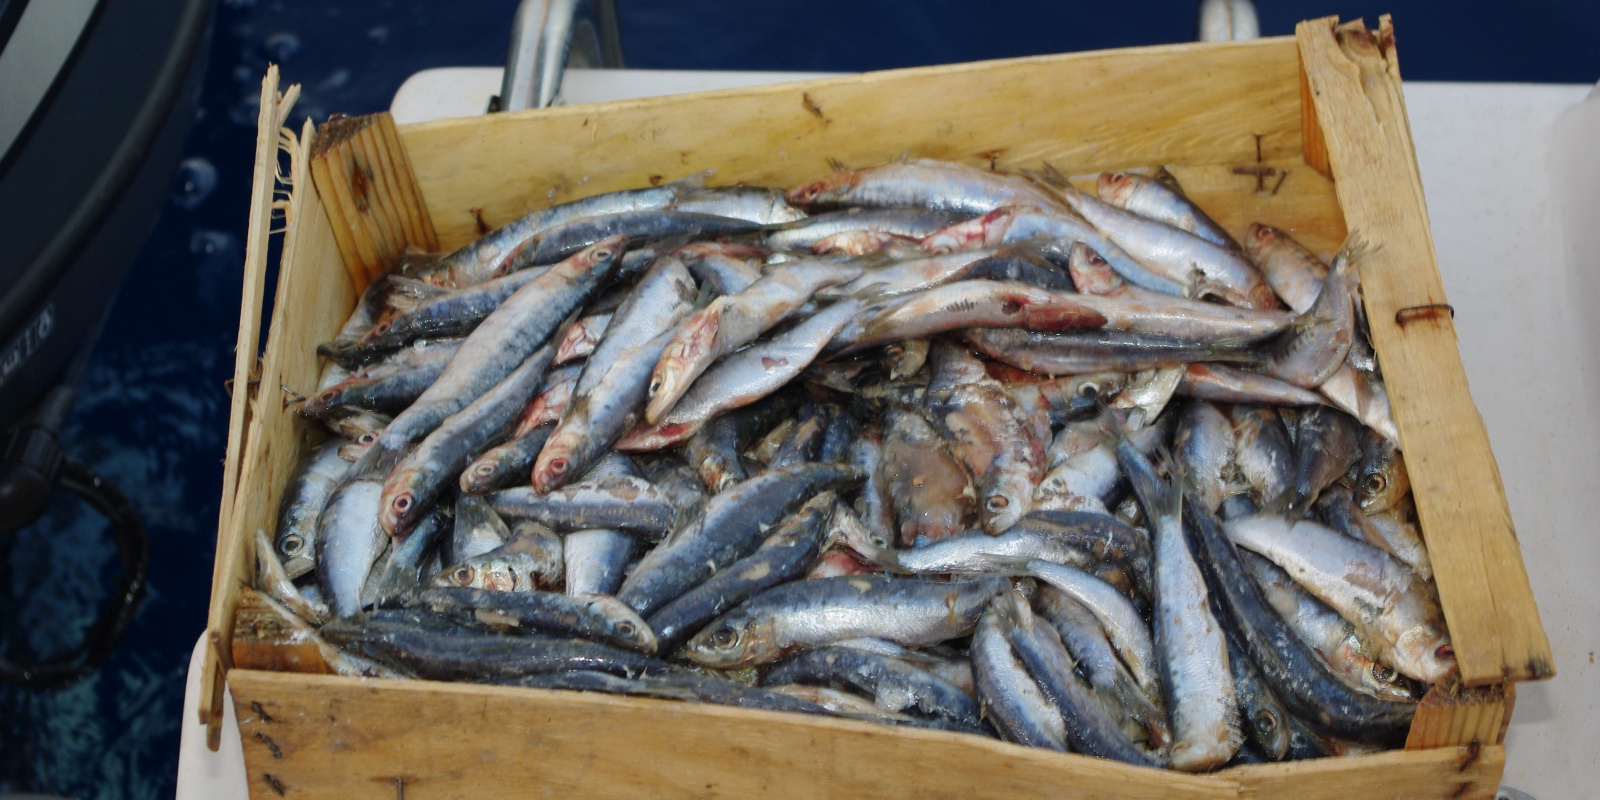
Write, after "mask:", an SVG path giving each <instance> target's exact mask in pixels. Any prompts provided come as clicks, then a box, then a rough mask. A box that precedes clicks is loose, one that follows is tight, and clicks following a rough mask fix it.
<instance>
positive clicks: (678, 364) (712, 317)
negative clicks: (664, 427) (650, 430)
mask: <svg viewBox="0 0 1600 800" xmlns="http://www.w3.org/2000/svg"><path fill="white" fill-rule="evenodd" d="M719 299H720V298H719ZM723 305H724V304H723V303H721V302H716V301H713V302H712V304H711V305H709V306H706V307H705V308H703V309H701V310H699V311H696V312H695V313H694V314H693V315H691V316H690V317H689V318H688V319H686V320H684V321H683V323H682V324H680V325H679V326H678V330H677V332H676V333H674V334H673V336H672V340H671V341H670V342H668V343H667V347H666V349H665V350H663V351H662V353H661V358H660V360H658V361H657V362H656V368H655V371H654V372H652V373H651V375H650V386H649V389H648V390H647V392H648V396H649V397H650V402H649V404H648V405H647V406H646V407H645V414H644V419H645V422H647V423H649V424H651V425H654V424H656V423H658V422H660V421H661V419H662V418H663V417H665V416H666V415H667V412H669V411H671V410H672V406H673V404H675V403H677V402H678V399H679V398H681V397H683V393H684V392H685V391H687V390H688V388H689V384H691V383H693V382H694V379H695V378H697V377H699V374H700V372H702V371H704V369H705V367H706V365H707V364H709V363H710V361H711V359H712V358H713V357H714V353H715V350H714V348H715V347H716V343H717V334H718V332H720V331H721V329H722V314H721V309H722V306H723Z"/></svg>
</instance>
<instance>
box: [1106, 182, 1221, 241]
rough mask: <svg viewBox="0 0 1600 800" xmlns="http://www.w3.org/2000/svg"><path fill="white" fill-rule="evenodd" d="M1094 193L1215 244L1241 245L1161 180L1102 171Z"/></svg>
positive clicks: (1124, 207)
mask: <svg viewBox="0 0 1600 800" xmlns="http://www.w3.org/2000/svg"><path fill="white" fill-rule="evenodd" d="M1095 193H1096V194H1097V195H1098V196H1099V197H1100V199H1101V200H1104V201H1106V202H1107V203H1110V204H1111V205H1113V206H1116V207H1117V208H1120V209H1123V210H1125V211H1132V212H1133V213H1135V214H1138V215H1139V216H1141V217H1147V218H1149V219H1153V220H1157V221H1160V222H1165V223H1166V224H1168V225H1171V226H1172V227H1174V228H1179V229H1182V230H1186V231H1188V232H1190V233H1192V234H1194V235H1196V236H1198V237H1200V238H1202V239H1204V240H1206V241H1208V242H1210V243H1212V244H1214V245H1216V246H1218V247H1222V248H1225V249H1227V250H1232V251H1234V252H1242V251H1243V249H1244V248H1242V247H1240V246H1239V243H1238V242H1236V241H1234V240H1233V237H1232V236H1230V235H1228V232H1227V230H1225V229H1224V228H1223V227H1222V226H1221V225H1218V224H1217V222H1216V220H1213V219H1212V218H1211V217H1209V216H1206V212H1204V211H1201V210H1200V207H1199V206H1197V205H1195V204H1194V201H1192V200H1190V199H1189V198H1188V197H1185V196H1184V194H1183V192H1181V191H1178V190H1177V189H1174V188H1173V187H1172V186H1169V185H1167V184H1165V183H1162V182H1161V181H1158V180H1154V179H1152V178H1148V177H1145V176H1143V175H1135V174H1132V173H1128V172H1102V173H1100V178H1099V180H1098V181H1096V183H1095Z"/></svg>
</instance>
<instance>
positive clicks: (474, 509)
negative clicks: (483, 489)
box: [455, 494, 511, 542]
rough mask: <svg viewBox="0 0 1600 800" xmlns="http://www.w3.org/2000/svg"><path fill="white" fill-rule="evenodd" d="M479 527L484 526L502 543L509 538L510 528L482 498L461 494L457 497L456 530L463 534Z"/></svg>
mask: <svg viewBox="0 0 1600 800" xmlns="http://www.w3.org/2000/svg"><path fill="white" fill-rule="evenodd" d="M479 526H486V527H488V528H490V529H492V530H494V531H495V532H496V533H498V534H500V540H501V541H502V542H503V541H506V540H509V539H510V538H511V528H510V527H509V526H508V525H506V523H505V520H504V519H501V517H500V515H499V514H497V513H495V510H494V508H493V507H492V506H490V505H489V501H488V500H486V499H485V498H484V497H483V496H481V495H472V494H463V495H461V496H459V497H457V498H456V521H455V527H456V529H457V530H460V531H463V532H465V531H469V530H472V529H473V528H475V527H479Z"/></svg>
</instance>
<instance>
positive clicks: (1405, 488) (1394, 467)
mask: <svg viewBox="0 0 1600 800" xmlns="http://www.w3.org/2000/svg"><path fill="white" fill-rule="evenodd" d="M1357 475H1358V477H1357V478H1356V498H1355V499H1356V503H1357V504H1359V505H1360V506H1361V510H1362V511H1365V512H1366V513H1368V514H1380V513H1382V512H1384V511H1388V510H1389V509H1391V508H1394V507H1395V506H1396V505H1397V504H1398V503H1399V502H1400V501H1401V500H1402V499H1404V498H1405V496H1406V495H1407V494H1408V493H1410V491H1411V476H1410V475H1409V474H1408V473H1407V472H1406V460H1405V456H1403V455H1401V454H1400V448H1398V447H1396V446H1395V445H1394V443H1393V442H1390V441H1388V440H1386V439H1384V438H1383V437H1381V436H1379V435H1376V434H1375V433H1373V432H1370V431H1369V432H1368V433H1367V437H1366V446H1365V448H1364V451H1363V454H1362V457H1361V467H1360V470H1359V471H1358V472H1357Z"/></svg>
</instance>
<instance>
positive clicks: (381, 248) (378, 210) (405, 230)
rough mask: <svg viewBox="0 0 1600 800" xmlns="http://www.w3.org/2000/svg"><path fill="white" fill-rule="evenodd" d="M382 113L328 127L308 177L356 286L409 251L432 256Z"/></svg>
mask: <svg viewBox="0 0 1600 800" xmlns="http://www.w3.org/2000/svg"><path fill="white" fill-rule="evenodd" d="M393 129H394V118H393V117H391V116H390V115H389V113H388V112H387V111H385V112H380V113H377V114H369V115H367V116H363V117H345V118H341V119H336V120H330V121H328V123H327V124H325V125H324V126H323V127H322V129H321V130H320V131H319V132H318V134H317V141H316V142H314V143H313V146H312V151H311V152H312V155H311V173H312V177H313V180H315V181H316V185H317V191H318V192H319V193H320V194H321V196H322V200H323V203H324V204H325V205H326V206H327V208H328V215H329V220H330V222H331V224H332V226H333V231H334V236H335V238H336V239H337V241H338V245H339V252H340V253H341V254H342V255H343V256H344V262H345V267H346V269H348V270H349V271H350V274H351V277H352V278H353V279H354V281H355V283H356V284H357V285H363V286H364V285H365V284H366V282H367V281H370V280H372V279H373V278H376V277H377V276H378V275H381V274H383V273H384V272H385V271H386V270H387V269H388V268H389V265H390V264H392V263H393V262H394V259H395V258H396V257H398V256H399V255H400V254H401V253H402V252H404V251H405V249H406V246H407V245H416V246H418V247H422V248H425V249H436V248H437V247H438V238H437V236H436V235H435V234H434V230H433V223H432V221H431V219H429V217H428V214H427V212H426V206H425V205H424V204H423V203H422V201H421V199H420V194H419V192H418V189H417V184H416V176H415V174H414V173H413V172H412V170H411V161H410V159H409V158H407V157H406V155H405V153H404V152H394V150H395V149H396V145H397V143H398V142H399V137H398V135H396V134H395V133H394V132H393Z"/></svg>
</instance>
